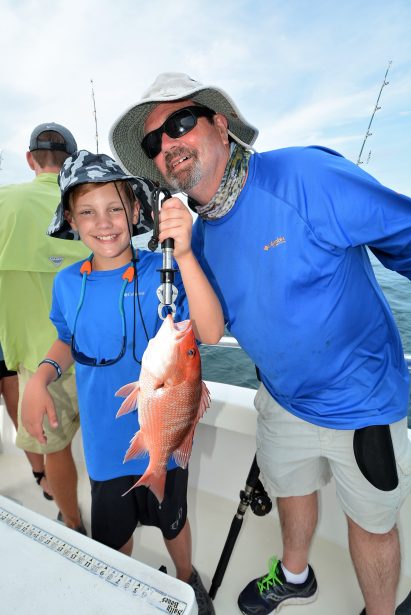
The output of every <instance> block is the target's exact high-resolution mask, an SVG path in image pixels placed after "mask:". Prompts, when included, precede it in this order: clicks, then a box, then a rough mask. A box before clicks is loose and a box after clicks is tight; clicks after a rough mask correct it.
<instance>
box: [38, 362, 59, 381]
mask: <svg viewBox="0 0 411 615" xmlns="http://www.w3.org/2000/svg"><path fill="white" fill-rule="evenodd" d="M42 363H48V364H49V365H52V366H53V367H54V369H55V370H56V372H57V378H56V380H58V379H59V378H60V377H61V376H62V374H63V372H62V371H61V367H60V365H59V364H58V363H57V362H56V361H53V359H43V360H42V361H40V363H39V364H38V367H40V365H41V364H42Z"/></svg>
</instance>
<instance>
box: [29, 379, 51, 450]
mask: <svg viewBox="0 0 411 615" xmlns="http://www.w3.org/2000/svg"><path fill="white" fill-rule="evenodd" d="M46 415H47V417H48V420H49V423H50V427H51V428H52V429H55V428H56V427H58V420H57V414H56V410H55V407H54V401H53V398H52V397H51V395H50V393H49V392H48V389H47V387H46V386H45V384H44V383H43V382H42V381H41V380H40V379H39V378H38V377H37V376H36V375H34V376H32V377H31V378H30V380H29V381H28V382H27V385H26V388H25V389H24V395H23V399H22V402H21V420H22V423H23V426H24V428H25V429H26V430H27V431H28V433H29V434H30V435H31V436H33V437H34V438H36V440H38V441H39V442H40V444H46V443H47V437H46V435H45V433H44V429H43V421H44V417H45V416H46Z"/></svg>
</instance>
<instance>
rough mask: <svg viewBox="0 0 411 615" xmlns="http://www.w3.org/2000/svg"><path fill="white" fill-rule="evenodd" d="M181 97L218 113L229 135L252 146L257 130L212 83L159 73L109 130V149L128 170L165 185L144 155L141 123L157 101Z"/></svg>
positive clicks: (248, 146) (181, 74)
mask: <svg viewBox="0 0 411 615" xmlns="http://www.w3.org/2000/svg"><path fill="white" fill-rule="evenodd" d="M184 99H187V100H193V101H195V102H197V103H198V104H200V105H202V106H203V107H208V108H209V109H212V110H213V111H215V112H216V113H222V114H223V115H224V116H225V117H226V118H227V120H228V128H229V134H230V135H231V137H232V138H233V139H234V140H235V141H237V142H238V143H240V144H241V145H243V146H244V147H247V148H250V149H252V148H251V146H252V144H253V143H254V141H255V140H256V138H257V136H258V130H257V128H255V127H254V126H252V125H251V124H250V123H249V122H247V121H246V119H245V118H244V117H243V116H242V115H241V113H240V111H239V109H238V108H237V106H236V105H235V103H234V102H233V101H232V100H231V98H230V97H229V96H228V94H226V92H224V90H222V89H220V88H217V87H215V86H213V85H203V84H202V83H200V82H199V81H196V80H195V79H192V78H191V77H189V76H188V75H186V74H185V73H162V74H160V75H159V76H158V77H157V78H156V80H155V81H154V82H153V83H152V85H151V86H150V87H149V88H148V90H147V91H146V92H144V94H143V96H142V97H141V100H140V101H139V102H137V103H136V104H134V105H132V106H131V107H129V108H128V109H127V110H126V111H124V113H122V115H120V117H119V118H118V119H117V120H116V121H115V122H114V124H113V126H112V127H111V129H110V135H109V141H110V147H111V151H112V152H113V154H114V156H115V157H116V158H117V160H119V162H120V163H121V165H122V166H123V167H124V169H126V171H127V172H128V173H131V174H138V175H143V176H144V177H148V178H149V179H151V180H153V181H155V182H159V183H160V185H165V181H164V178H163V177H162V176H161V174H160V172H159V171H158V170H157V167H156V166H155V164H154V161H153V160H150V159H149V158H148V157H147V156H146V154H145V153H144V151H143V149H142V147H141V141H142V140H143V137H144V124H145V121H146V119H147V117H148V116H149V115H150V113H151V112H152V111H153V109H154V108H155V107H157V105H158V104H159V103H164V102H175V101H177V100H184Z"/></svg>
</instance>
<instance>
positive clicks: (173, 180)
mask: <svg viewBox="0 0 411 615" xmlns="http://www.w3.org/2000/svg"><path fill="white" fill-rule="evenodd" d="M183 157H187V158H188V157H189V158H190V161H191V166H190V167H188V168H186V169H184V170H181V169H179V165H177V167H176V168H174V167H172V160H175V159H176V158H183ZM164 158H165V163H166V179H167V181H168V183H169V184H170V185H171V186H172V187H173V188H174V189H175V190H179V191H181V192H185V193H187V194H188V191H189V190H191V189H192V188H194V186H196V185H197V184H198V182H199V181H200V179H201V176H202V173H201V165H200V161H199V159H198V156H197V152H196V151H195V150H190V149H187V148H185V147H182V148H179V149H177V148H175V149H173V150H172V151H171V152H167V153H166V154H165V157H164Z"/></svg>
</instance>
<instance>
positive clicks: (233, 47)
mask: <svg viewBox="0 0 411 615" xmlns="http://www.w3.org/2000/svg"><path fill="white" fill-rule="evenodd" d="M0 2H1V13H2V18H1V23H0V52H1V57H2V80H1V83H0V98H1V101H2V114H1V117H0V150H2V151H3V157H4V160H3V165H2V166H3V170H2V171H1V172H0V182H1V183H8V182H9V181H22V180H24V179H27V178H30V172H29V171H28V169H27V168H26V163H25V159H24V154H25V150H26V148H27V143H28V137H29V134H30V132H31V130H32V128H33V127H34V126H35V125H36V124H38V123H41V122H44V121H57V122H60V123H62V124H66V125H67V126H68V127H69V128H70V129H71V130H72V131H73V133H74V134H75V136H76V138H77V140H78V143H79V145H80V146H81V147H86V148H88V149H92V150H93V149H95V147H96V143H95V137H94V135H95V126H94V118H93V107H92V99H91V87H90V79H91V78H92V79H93V80H94V90H95V97H96V105H97V118H98V132H99V148H100V151H106V152H108V153H109V146H108V138H107V137H108V132H109V128H110V126H111V124H112V123H113V121H114V120H115V118H116V117H117V116H118V115H119V114H120V113H121V112H122V111H123V110H124V109H125V108H126V107H128V106H129V105H131V104H132V103H133V102H135V101H137V100H138V99H139V98H140V96H141V94H142V92H143V91H144V90H145V89H146V88H147V86H148V85H149V84H150V83H151V82H152V81H153V79H154V77H155V76H156V75H157V74H158V73H160V72H163V71H169V70H174V71H175V70H177V71H184V72H188V73H189V74H191V75H193V76H194V77H196V78H198V79H200V80H201V81H203V82H204V83H213V84H215V85H218V86H219V87H222V88H223V89H225V90H226V91H227V92H228V93H229V94H230V95H231V96H232V98H233V99H234V100H235V101H236V103H237V104H238V106H239V108H240V109H241V111H242V112H243V113H244V115H245V117H247V119H249V121H250V122H251V123H253V124H255V125H256V126H258V127H259V128H260V137H259V139H258V142H257V144H258V147H259V149H267V148H272V147H279V146H286V145H296V144H306V143H310V142H317V143H321V144H324V145H328V146H334V147H337V148H340V149H342V151H343V153H344V154H345V155H349V156H354V155H355V152H358V150H359V144H360V142H361V140H362V137H363V135H364V133H365V129H366V124H367V120H368V118H369V116H370V113H371V111H372V109H373V105H374V103H375V100H376V95H377V93H378V89H379V87H380V84H381V81H382V77H383V74H384V71H385V69H386V66H387V63H388V60H389V59H392V60H393V64H392V67H391V70H390V86H389V87H387V88H386V89H384V92H383V98H382V110H381V111H380V112H379V114H378V117H376V120H375V122H376V130H375V133H376V135H377V134H378V138H379V139H380V138H383V139H384V144H383V143H381V144H380V147H379V150H378V151H380V152H382V151H383V150H384V151H387V149H388V148H389V147H390V145H391V144H392V145H395V147H396V148H397V151H398V152H399V155H400V156H401V157H402V156H403V153H404V152H405V147H406V146H405V142H406V141H407V136H406V135H407V134H410V128H411V119H410V113H409V109H410V108H411V104H410V103H411V90H410V87H411V86H410V79H409V74H410V69H411V38H410V37H409V32H408V24H409V23H410V18H411V5H410V3H409V2H408V0H391V2H390V3H387V2H386V1H385V0H363V2H361V3H358V2H357V1H356V0H346V1H345V2H340V1H339V0H313V1H312V2H306V0H289V2H283V1H282V0H271V1H270V2H266V1H265V0H225V1H224V2H222V1H221V0H218V1H217V0H209V1H208V2H207V3H205V2H203V0H175V1H174V2H173V3H170V2H167V1H166V0H139V1H138V2H136V1H135V0H119V1H118V2H111V1H110V0H87V1H86V2H85V1H84V0H72V1H71V2H63V0H42V2H39V0H20V1H18V2H16V1H15V0H0ZM388 117H389V118H390V121H391V125H390V127H389V126H388V125H387V124H386V120H387V118H388ZM377 128H378V131H377ZM394 134H395V135H396V137H395V138H396V143H395V144H394V143H392V142H391V139H392V135H394ZM373 138H374V137H373ZM356 139H358V143H356ZM375 141H377V139H375ZM376 155H377V154H376ZM401 169H402V166H401V165H399V166H398V174H397V175H396V173H395V170H394V171H393V173H392V175H390V179H393V181H394V182H396V183H398V184H401V185H402V186H406V187H408V190H409V192H411V187H410V182H411V179H409V178H408V175H409V174H406V173H404V172H403V171H400V170H401ZM400 173H401V176H400ZM406 175H407V177H406Z"/></svg>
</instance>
